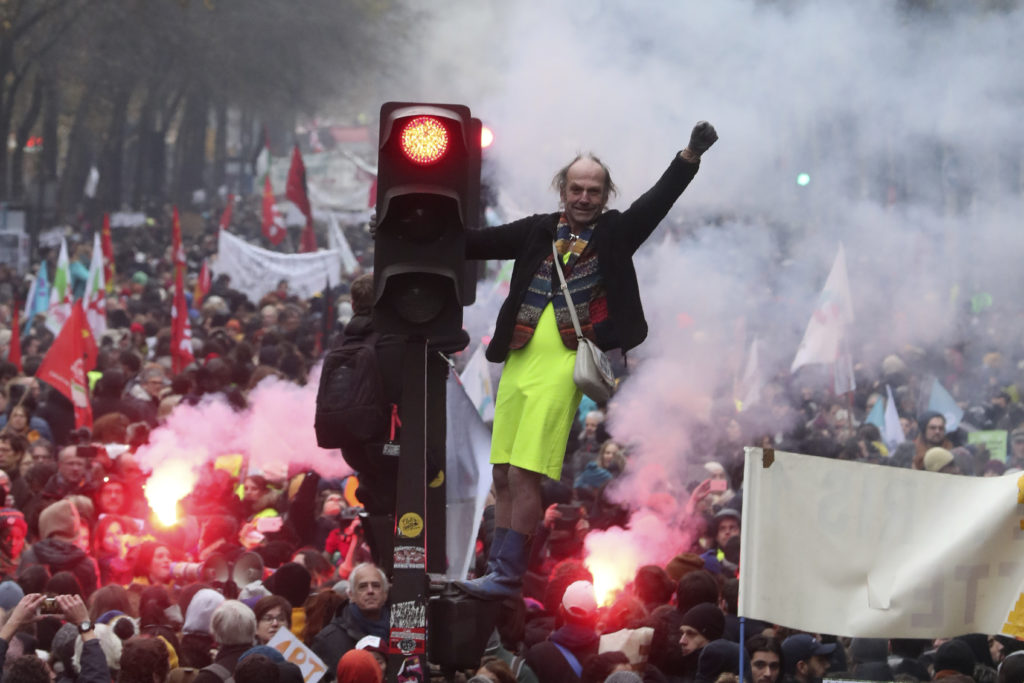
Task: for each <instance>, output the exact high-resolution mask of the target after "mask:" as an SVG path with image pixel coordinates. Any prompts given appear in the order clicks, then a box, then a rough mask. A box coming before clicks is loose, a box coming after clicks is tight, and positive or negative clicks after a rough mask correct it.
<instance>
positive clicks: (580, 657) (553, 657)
mask: <svg viewBox="0 0 1024 683" xmlns="http://www.w3.org/2000/svg"><path fill="white" fill-rule="evenodd" d="M558 617H559V620H560V622H561V624H562V626H561V627H560V628H557V629H555V630H554V631H552V633H551V634H550V635H549V636H548V638H547V640H545V641H543V642H540V643H537V644H536V645H534V646H532V647H531V648H530V649H529V650H527V651H526V664H527V666H529V667H530V668H531V669H532V670H533V672H534V673H535V674H536V675H537V680H538V681H540V683H561V682H562V681H576V680H579V678H580V673H581V672H582V671H583V667H584V666H585V665H586V663H587V660H589V659H590V658H591V657H593V656H594V655H596V654H597V651H598V647H599V645H600V636H599V635H598V633H597V630H596V626H597V598H596V597H595V595H594V585H593V584H592V583H590V582H589V581H576V582H574V583H571V584H569V587H568V588H566V589H565V593H564V594H563V596H562V602H561V605H560V606H559V610H558Z"/></svg>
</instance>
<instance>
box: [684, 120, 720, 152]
mask: <svg viewBox="0 0 1024 683" xmlns="http://www.w3.org/2000/svg"><path fill="white" fill-rule="evenodd" d="M717 140H718V133H717V132H715V127H714V126H712V125H711V124H710V123H708V122H707V121H698V122H697V125H695V126H694V127H693V132H692V133H690V144H689V145H687V146H688V147H689V148H690V151H691V152H693V153H694V154H696V155H697V156H700V155H701V154H703V153H704V152H706V151H708V148H710V147H711V145H713V144H715V141H717Z"/></svg>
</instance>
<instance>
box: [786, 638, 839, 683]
mask: <svg viewBox="0 0 1024 683" xmlns="http://www.w3.org/2000/svg"><path fill="white" fill-rule="evenodd" d="M835 649H836V646H835V643H831V644H829V645H825V644H824V643H822V642H821V641H819V640H818V639H817V638H815V637H814V636H812V635H809V634H807V633H797V634H795V635H792V636H790V637H789V638H786V639H785V640H784V641H782V663H783V665H785V667H786V675H787V676H789V677H791V678H792V679H793V680H794V681H796V683H820V681H821V677H822V676H824V675H825V672H826V671H828V666H829V657H831V656H832V653H833V652H835Z"/></svg>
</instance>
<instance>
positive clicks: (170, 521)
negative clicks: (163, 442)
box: [146, 460, 197, 526]
mask: <svg viewBox="0 0 1024 683" xmlns="http://www.w3.org/2000/svg"><path fill="white" fill-rule="evenodd" d="M196 480H197V477H196V474H195V472H193V471H192V467H191V466H190V465H189V464H188V463H185V462H182V461H180V460H168V461H165V462H162V463H160V464H159V465H157V466H156V467H155V468H153V474H151V475H150V477H149V481H148V482H146V501H147V502H148V503H149V507H150V508H151V509H152V510H153V513H154V514H155V515H156V517H157V519H159V520H160V523H161V524H163V525H164V526H172V525H174V524H177V523H178V502H179V501H180V500H181V499H182V498H184V497H185V496H187V495H188V494H189V493H191V492H192V489H193V488H194V487H195V485H196Z"/></svg>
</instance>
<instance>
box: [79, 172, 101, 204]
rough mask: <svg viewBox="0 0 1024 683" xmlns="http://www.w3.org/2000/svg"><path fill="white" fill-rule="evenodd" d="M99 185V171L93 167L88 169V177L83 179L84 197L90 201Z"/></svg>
mask: <svg viewBox="0 0 1024 683" xmlns="http://www.w3.org/2000/svg"><path fill="white" fill-rule="evenodd" d="M99 184H100V170H99V169H98V168H96V167H95V166H92V167H91V168H89V175H88V176H87V177H86V179H85V189H84V190H83V192H84V194H85V196H86V197H88V198H89V199H92V198H93V197H95V196H96V188H97V187H99Z"/></svg>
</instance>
